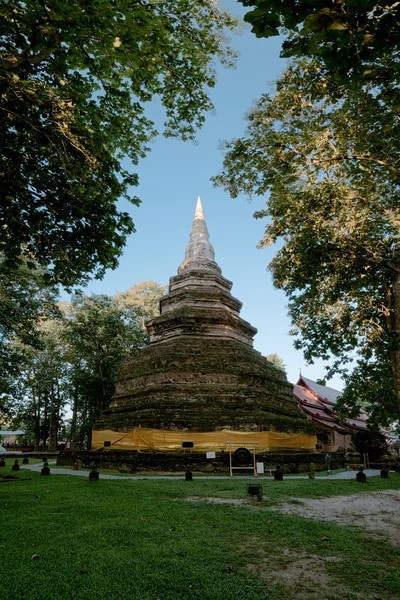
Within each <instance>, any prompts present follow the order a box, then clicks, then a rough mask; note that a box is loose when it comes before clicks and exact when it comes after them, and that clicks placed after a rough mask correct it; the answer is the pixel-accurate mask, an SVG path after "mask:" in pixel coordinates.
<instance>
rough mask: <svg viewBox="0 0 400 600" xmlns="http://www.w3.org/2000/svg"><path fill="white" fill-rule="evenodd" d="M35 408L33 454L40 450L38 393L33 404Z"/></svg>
mask: <svg viewBox="0 0 400 600" xmlns="http://www.w3.org/2000/svg"><path fill="white" fill-rule="evenodd" d="M34 406H35V444H34V450H35V452H39V450H40V392H39V393H38V396H37V398H36V400H35V402H34Z"/></svg>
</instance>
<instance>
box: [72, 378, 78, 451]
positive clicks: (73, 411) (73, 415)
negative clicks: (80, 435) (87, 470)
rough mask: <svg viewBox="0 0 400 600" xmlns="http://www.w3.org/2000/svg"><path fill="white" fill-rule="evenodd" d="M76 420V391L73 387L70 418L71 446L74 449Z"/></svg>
mask: <svg viewBox="0 0 400 600" xmlns="http://www.w3.org/2000/svg"><path fill="white" fill-rule="evenodd" d="M77 422H78V392H77V391H76V389H74V402H73V405H72V420H71V446H72V450H74V449H75V444H76V429H77Z"/></svg>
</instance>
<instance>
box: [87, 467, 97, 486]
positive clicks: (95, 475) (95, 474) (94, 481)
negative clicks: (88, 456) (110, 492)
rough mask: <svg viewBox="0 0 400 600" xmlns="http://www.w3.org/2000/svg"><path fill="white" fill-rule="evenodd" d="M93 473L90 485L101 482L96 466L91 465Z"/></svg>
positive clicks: (90, 477)
mask: <svg viewBox="0 0 400 600" xmlns="http://www.w3.org/2000/svg"><path fill="white" fill-rule="evenodd" d="M91 469H92V470H91V471H90V473H89V483H96V482H97V481H98V480H99V474H98V472H97V467H96V465H91Z"/></svg>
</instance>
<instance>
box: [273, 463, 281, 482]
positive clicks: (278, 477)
mask: <svg viewBox="0 0 400 600" xmlns="http://www.w3.org/2000/svg"><path fill="white" fill-rule="evenodd" d="M274 479H275V481H282V480H283V473H282V471H281V466H280V465H275V471H274Z"/></svg>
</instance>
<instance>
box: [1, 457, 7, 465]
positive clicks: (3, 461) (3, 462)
mask: <svg viewBox="0 0 400 600" xmlns="http://www.w3.org/2000/svg"><path fill="white" fill-rule="evenodd" d="M5 466H6V461H5V460H4V458H0V467H5Z"/></svg>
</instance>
